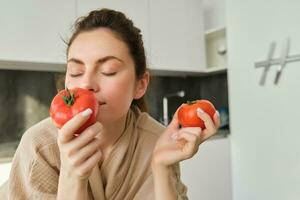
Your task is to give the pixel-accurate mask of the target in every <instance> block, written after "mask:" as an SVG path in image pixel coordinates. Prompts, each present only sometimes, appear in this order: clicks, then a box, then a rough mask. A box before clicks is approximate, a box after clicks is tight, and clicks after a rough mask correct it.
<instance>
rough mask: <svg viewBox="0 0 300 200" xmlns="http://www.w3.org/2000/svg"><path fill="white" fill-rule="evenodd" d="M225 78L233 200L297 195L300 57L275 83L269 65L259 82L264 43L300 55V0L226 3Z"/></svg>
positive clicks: (299, 196) (265, 51) (288, 199)
mask: <svg viewBox="0 0 300 200" xmlns="http://www.w3.org/2000/svg"><path fill="white" fill-rule="evenodd" d="M226 3H227V11H226V13H227V37H228V52H229V54H228V60H229V65H228V79H229V97H230V98H229V99H230V102H229V106H230V131H231V146H232V149H231V151H232V170H233V171H232V173H233V177H232V178H233V200H240V199H243V200H253V199H255V200H266V199H272V200H283V199H285V200H298V199H300V191H299V185H300V156H299V155H300V145H299V141H300V131H299V126H298V125H299V119H300V107H299V102H300V89H299V88H300V79H299V76H300V62H299V61H298V62H292V63H287V64H286V66H285V67H284V68H283V71H282V74H281V77H280V79H279V82H278V84H274V80H275V76H276V71H277V68H278V67H279V65H272V66H271V67H270V69H269V71H268V73H267V78H266V82H265V85H263V86H261V85H260V84H259V81H260V78H261V76H262V73H263V70H264V69H263V68H259V69H258V68H255V67H254V65H255V62H257V61H263V60H266V58H267V55H268V53H269V46H270V44H271V42H272V41H274V42H275V43H276V49H275V53H274V55H273V56H272V58H273V59H278V58H281V57H282V54H283V52H285V51H284V42H285V40H286V38H290V50H289V52H288V56H295V55H300V37H299V36H300V28H299V19H300V12H299V8H300V1H298V0H287V1H260V0H248V1H234V0H228V1H227V2H226Z"/></svg>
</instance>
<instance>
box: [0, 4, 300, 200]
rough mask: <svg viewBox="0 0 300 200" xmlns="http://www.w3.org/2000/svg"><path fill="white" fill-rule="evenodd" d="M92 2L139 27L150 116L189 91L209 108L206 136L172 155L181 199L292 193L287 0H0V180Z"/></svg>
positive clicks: (293, 54)
mask: <svg viewBox="0 0 300 200" xmlns="http://www.w3.org/2000/svg"><path fill="white" fill-rule="evenodd" d="M99 7H109V8H114V9H117V10H121V11H124V12H125V13H126V14H127V15H128V16H129V17H130V18H132V19H133V21H134V22H135V23H136V24H137V26H138V27H140V28H141V30H142V32H143V37H144V41H145V47H146V52H147V57H148V59H149V63H148V66H149V68H150V72H151V74H152V80H151V84H150V86H149V90H148V92H147V94H146V96H147V99H148V104H149V107H150V114H151V115H152V116H153V117H154V118H156V119H157V120H158V121H160V122H162V123H163V121H164V118H163V98H164V97H166V98H167V100H168V117H169V118H171V117H172V114H173V113H174V111H175V109H176V108H177V107H178V106H179V105H180V104H181V103H183V102H185V101H187V100H194V99H208V100H210V101H212V102H213V103H214V104H215V106H216V108H217V109H218V110H219V111H220V114H221V121H222V128H221V129H220V130H219V132H218V133H217V134H216V136H214V137H212V138H211V139H210V140H208V141H206V142H205V143H203V144H201V147H200V150H199V152H198V153H197V154H196V155H195V156H194V157H193V158H192V159H190V160H187V161H184V162H182V163H181V168H182V179H183V182H184V183H185V184H186V185H187V186H188V196H189V198H190V199H192V200H198V199H206V200H231V199H234V200H253V199H255V200H266V199H272V200H283V199H284V200H298V199H300V192H299V189H298V188H299V185H300V157H299V155H300V145H299V141H300V134H299V130H298V129H299V128H298V127H297V124H298V121H299V119H300V112H299V110H300V107H299V100H300V92H299V87H300V81H299V74H300V68H299V62H298V61H300V37H299V35H300V29H299V25H298V23H299V22H298V21H299V19H300V13H299V8H300V2H299V1H298V0H287V1H284V2H283V1H260V0H247V1H237V0H189V1H171V0H159V1H158V0H127V1H124V0H115V1H111V0H90V1H84V0H65V1H59V0H51V1H43V2H41V1H37V0H27V1H18V2H17V1H1V6H0V27H2V30H1V32H0V88H1V95H0V113H1V117H0V185H1V184H2V183H3V182H4V181H5V180H6V179H7V177H8V174H9V170H10V163H11V159H12V156H13V153H14V151H15V148H16V147H17V145H18V143H19V140H20V138H21V136H22V134H23V133H24V131H25V130H26V129H27V128H29V127H30V126H32V125H33V124H35V123H36V122H37V121H39V120H41V119H43V118H45V117H48V108H49V104H50V101H51V99H52V97H53V96H54V95H55V93H56V92H57V86H59V85H61V84H59V83H58V84H59V85H56V84H57V80H59V78H60V77H61V76H62V75H63V71H64V67H65V64H64V63H65V48H66V46H65V43H64V42H63V40H64V39H67V38H68V36H69V35H70V32H71V25H72V23H73V22H74V21H75V19H76V18H77V17H78V16H81V15H85V14H87V12H88V11H90V10H92V9H95V8H99ZM166 10H167V11H166ZM53 12H55V13H56V14H53ZM12 13H14V14H13V15H12ZM145 13H146V14H145ZM287 13H288V14H287ZM255 66H256V67H255ZM274 66H275V67H274ZM276 67H278V68H277V69H276ZM275 77H277V78H275ZM180 91H184V96H183V97H180V95H178V92H180Z"/></svg>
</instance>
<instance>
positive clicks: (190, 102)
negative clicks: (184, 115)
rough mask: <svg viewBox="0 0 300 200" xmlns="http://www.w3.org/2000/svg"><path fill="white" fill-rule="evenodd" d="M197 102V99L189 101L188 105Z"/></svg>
mask: <svg viewBox="0 0 300 200" xmlns="http://www.w3.org/2000/svg"><path fill="white" fill-rule="evenodd" d="M196 102H197V100H195V101H187V102H186V103H187V104H188V105H192V104H195V103H196Z"/></svg>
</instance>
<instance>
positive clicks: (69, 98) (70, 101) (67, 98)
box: [62, 88, 75, 107]
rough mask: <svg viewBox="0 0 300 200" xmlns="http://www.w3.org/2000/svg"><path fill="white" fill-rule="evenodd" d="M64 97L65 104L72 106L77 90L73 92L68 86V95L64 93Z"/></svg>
mask: <svg viewBox="0 0 300 200" xmlns="http://www.w3.org/2000/svg"><path fill="white" fill-rule="evenodd" d="M62 98H63V100H64V102H65V104H66V105H67V106H69V107H70V106H72V105H73V104H74V102H75V92H74V93H71V92H70V90H69V89H68V88H67V95H63V96H62Z"/></svg>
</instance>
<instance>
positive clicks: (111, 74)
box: [102, 72, 117, 76]
mask: <svg viewBox="0 0 300 200" xmlns="http://www.w3.org/2000/svg"><path fill="white" fill-rule="evenodd" d="M116 73H117V72H109V73H107V72H102V74H103V75H105V76H113V75H116Z"/></svg>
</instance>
